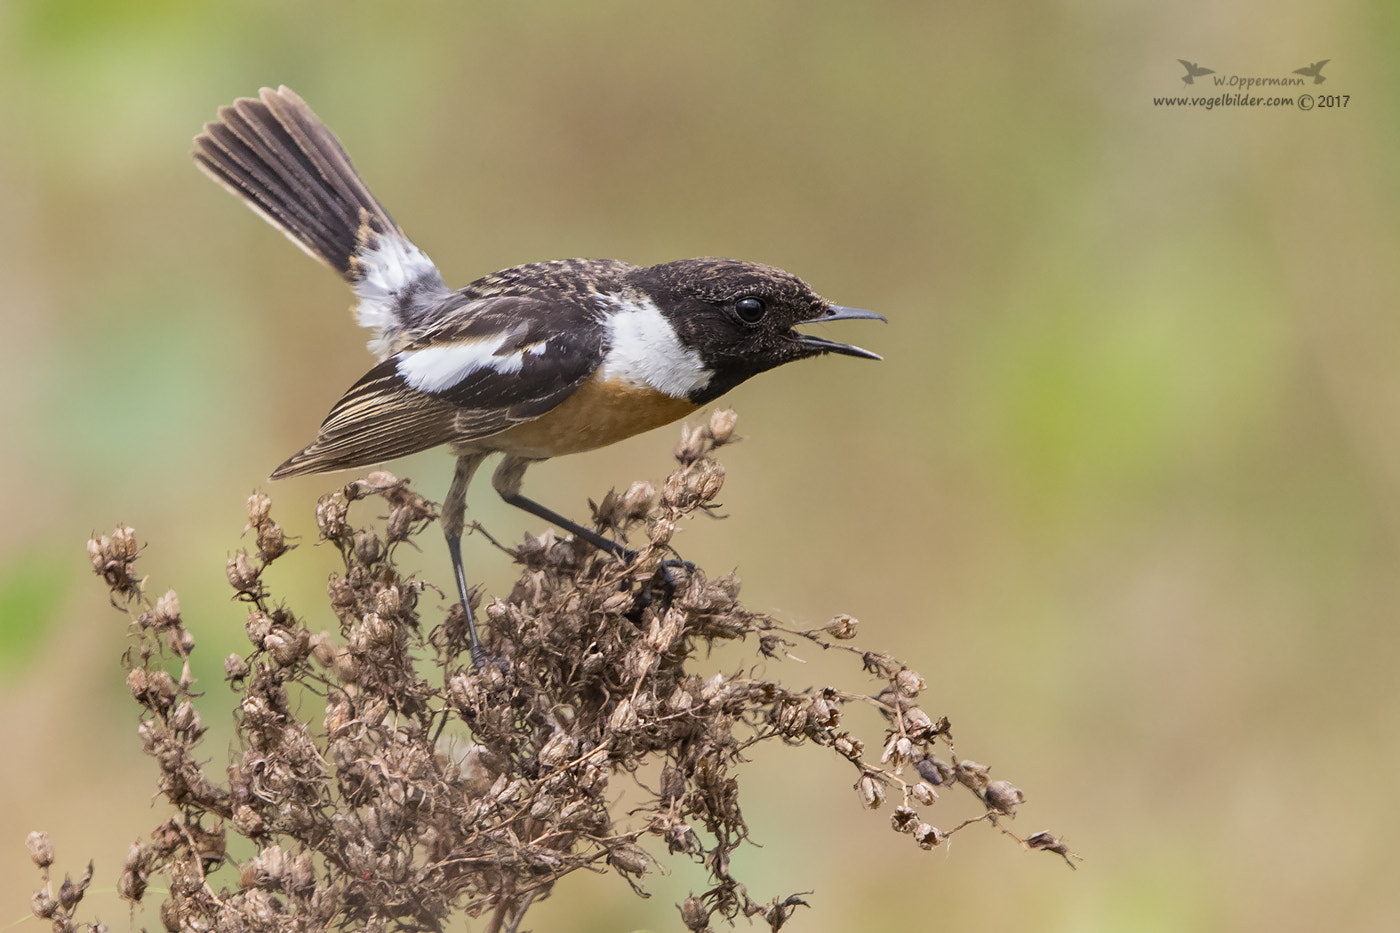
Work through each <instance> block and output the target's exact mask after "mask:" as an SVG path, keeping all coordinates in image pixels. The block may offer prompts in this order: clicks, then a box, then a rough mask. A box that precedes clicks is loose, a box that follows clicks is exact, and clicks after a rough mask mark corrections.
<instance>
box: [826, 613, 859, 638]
mask: <svg viewBox="0 0 1400 933" xmlns="http://www.w3.org/2000/svg"><path fill="white" fill-rule="evenodd" d="M858 624H859V623H858V622H857V621H856V619H855V617H854V616H848V615H845V614H844V613H843V614H842V615H839V616H836V617H835V618H833V619H832V620H831V621H830V622H828V623H826V633H827V634H828V635H830V636H831V637H832V638H841V639H846V638H855V637H856V626H857V625H858Z"/></svg>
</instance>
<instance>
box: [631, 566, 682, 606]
mask: <svg viewBox="0 0 1400 933" xmlns="http://www.w3.org/2000/svg"><path fill="white" fill-rule="evenodd" d="M695 570H696V567H695V565H694V564H692V563H691V562H690V561H688V560H680V559H674V560H667V561H662V562H661V566H659V567H657V568H656V573H654V574H652V575H651V578H650V579H649V580H647V583H646V585H645V586H644V587H642V589H641V590H640V591H639V592H638V593H637V602H636V604H635V611H636V613H637V615H638V617H639V618H640V616H641V613H642V610H644V609H646V608H647V607H648V606H653V605H654V606H655V607H656V611H657V612H661V613H664V612H666V610H668V609H670V608H671V601H672V600H673V599H675V598H676V591H677V590H679V589H680V588H681V587H682V586H683V585H685V584H686V583H687V582H689V580H690V576H691V574H693V573H695Z"/></svg>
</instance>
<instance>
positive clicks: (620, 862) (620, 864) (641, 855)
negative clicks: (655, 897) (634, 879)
mask: <svg viewBox="0 0 1400 933" xmlns="http://www.w3.org/2000/svg"><path fill="white" fill-rule="evenodd" d="M608 864H609V865H611V866H612V867H613V868H616V869H617V870H618V871H620V872H622V873H623V874H624V875H641V874H644V873H645V872H646V870H647V853H646V850H645V849H643V848H642V847H641V846H639V845H635V844H633V843H630V842H624V843H623V844H621V845H618V846H614V847H613V849H612V851H611V852H609V853H608Z"/></svg>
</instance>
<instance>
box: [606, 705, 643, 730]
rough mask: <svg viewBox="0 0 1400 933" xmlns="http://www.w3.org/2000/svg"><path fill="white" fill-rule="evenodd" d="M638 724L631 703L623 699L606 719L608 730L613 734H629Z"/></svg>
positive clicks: (635, 712)
mask: <svg viewBox="0 0 1400 933" xmlns="http://www.w3.org/2000/svg"><path fill="white" fill-rule="evenodd" d="M639 724H640V720H639V719H638V718H637V711H636V709H634V708H633V706H632V701H631V700H630V699H629V698H627V697H623V698H622V699H621V700H620V701H619V702H618V704H617V708H616V709H614V710H613V713H612V716H611V717H609V719H608V728H609V729H611V730H612V731H613V732H631V731H632V730H634V729H636V728H637V726H638V725H639Z"/></svg>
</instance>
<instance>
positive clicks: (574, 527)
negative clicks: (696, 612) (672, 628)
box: [491, 456, 695, 612]
mask: <svg viewBox="0 0 1400 933" xmlns="http://www.w3.org/2000/svg"><path fill="white" fill-rule="evenodd" d="M533 462H534V461H533V460H528V459H526V458H524V457H514V456H507V457H506V458H505V459H504V460H502V461H501V464H500V466H498V467H496V472H495V474H494V475H493V476H492V477H491V485H492V486H494V487H495V488H496V492H498V493H500V494H501V498H502V499H504V500H505V501H506V502H508V503H510V504H511V505H513V506H515V507H516V508H518V509H523V510H524V511H526V512H529V513H530V514H531V515H533V516H535V517H536V518H542V519H544V520H545V521H547V522H549V523H550V524H551V525H555V526H557V527H559V528H562V529H564V530H565V531H567V532H569V533H570V534H572V535H577V536H578V537H580V538H582V539H583V540H584V541H587V542H588V543H589V544H591V545H593V546H594V547H595V548H597V549H598V550H600V551H603V552H604V553H607V554H613V555H615V556H617V557H620V558H622V561H623V563H626V564H630V563H632V561H634V560H636V559H637V552H636V551H634V550H632V549H631V548H628V547H624V546H622V545H621V544H619V543H617V542H616V541H612V540H610V539H608V538H605V537H603V536H602V535H600V534H598V532H596V531H593V530H592V529H590V528H584V527H583V526H582V525H579V524H578V523H577V522H572V521H569V519H567V518H565V517H564V516H562V515H560V514H559V513H558V512H556V511H554V510H553V509H550V508H546V507H545V506H543V505H540V504H539V503H538V502H536V501H535V500H533V499H529V498H527V497H525V496H522V495H521V494H520V486H521V483H522V482H523V481H524V479H525V469H526V468H527V467H528V466H529V465H530V464H531V463H533ZM680 568H684V569H685V570H686V572H687V573H691V572H694V570H695V565H694V564H692V563H691V562H690V561H688V560H667V561H663V562H662V563H661V566H660V567H659V568H658V571H657V575H658V576H659V577H660V578H661V586H660V589H661V599H660V606H661V610H662V611H663V612H664V611H665V610H666V609H667V608H668V607H669V606H670V605H671V600H672V598H673V597H674V596H675V594H676V587H677V585H678V583H677V580H676V576H675V571H676V570H677V569H680ZM652 589H653V587H652V586H648V587H647V588H646V589H645V590H643V591H642V593H641V594H639V595H638V609H641V608H645V607H646V606H648V605H650V604H651V600H652Z"/></svg>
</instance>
